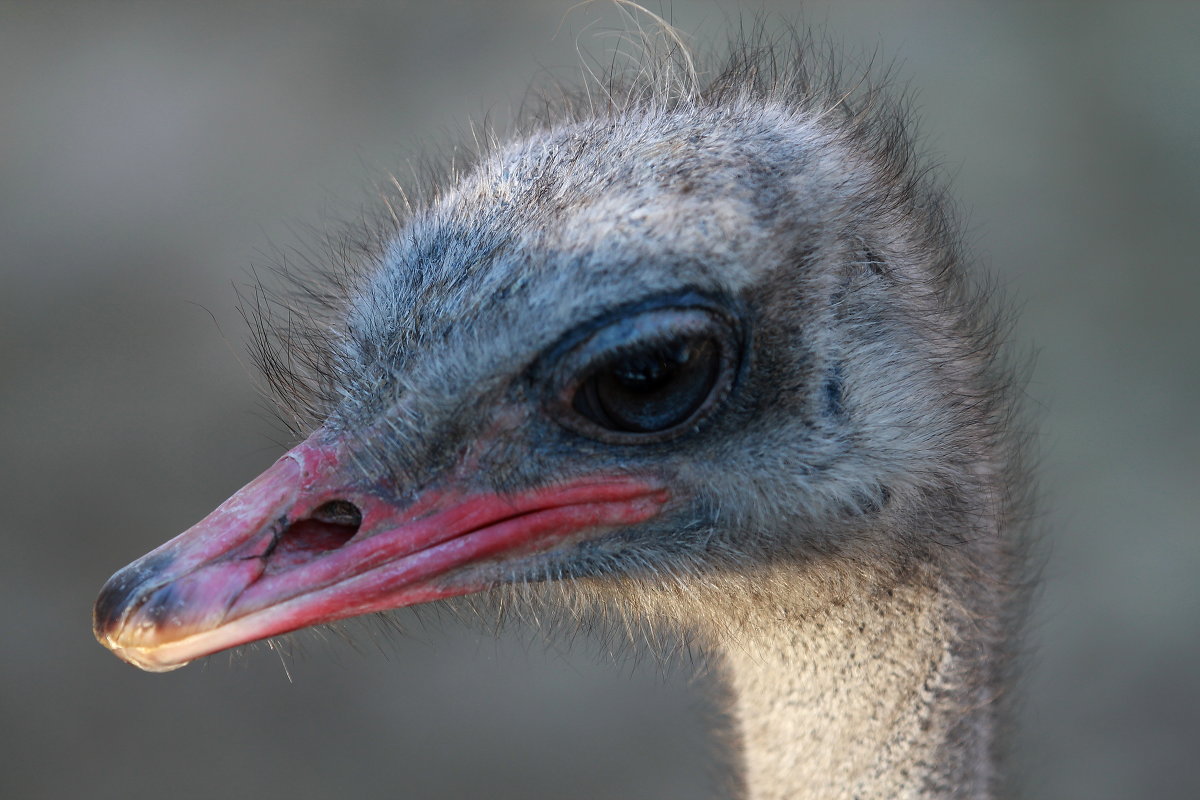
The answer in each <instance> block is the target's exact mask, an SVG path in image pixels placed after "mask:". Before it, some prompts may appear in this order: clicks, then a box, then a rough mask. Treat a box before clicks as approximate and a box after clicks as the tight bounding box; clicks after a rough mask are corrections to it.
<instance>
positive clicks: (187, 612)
mask: <svg viewBox="0 0 1200 800" xmlns="http://www.w3.org/2000/svg"><path fill="white" fill-rule="evenodd" d="M344 460H345V459H344V458H343V448H342V445H341V443H340V442H339V441H338V440H336V439H332V438H328V437H326V436H324V435H323V434H322V433H321V432H318V434H315V435H314V436H313V437H311V438H310V439H308V440H307V441H305V442H304V443H302V444H301V445H299V446H297V447H296V448H295V449H293V450H291V451H289V452H288V453H287V454H285V455H284V456H283V457H282V458H281V459H279V461H277V462H276V463H275V464H274V465H273V466H272V467H271V468H269V469H268V470H267V471H266V472H264V473H263V474H262V475H260V476H259V477H257V478H256V479H254V480H253V481H251V482H250V483H249V484H247V485H246V486H245V487H243V488H242V489H241V490H240V491H238V492H237V493H236V494H234V495H233V496H232V497H231V498H229V499H228V500H227V501H225V503H223V504H222V505H221V506H220V507H219V508H217V509H216V510H215V511H213V512H212V513H211V514H210V515H209V516H207V517H206V518H205V519H203V520H202V521H201V522H199V523H198V524H197V525H195V526H194V527H192V528H190V529H189V530H187V531H185V532H184V533H182V534H180V535H179V536H178V537H176V538H174V539H172V540H171V541H169V542H167V543H166V544H164V545H162V546H161V547H159V548H158V549H156V550H154V551H152V552H150V553H149V554H147V555H146V556H144V557H143V558H141V559H139V560H138V561H135V562H134V563H132V564H130V565H129V566H127V567H126V568H125V569H123V570H121V571H120V572H118V573H116V574H115V575H113V576H112V578H110V579H109V581H108V583H106V584H105V586H104V588H103V589H102V590H101V592H100V596H99V598H97V600H96V606H95V610H94V613H93V630H94V632H95V635H96V638H97V639H98V640H99V641H100V643H101V644H103V645H104V646H106V647H108V648H109V649H111V650H112V651H113V652H114V653H115V654H116V655H117V656H118V657H120V658H122V659H124V660H125V661H128V662H129V663H131V664H134V665H136V666H138V667H141V668H142V669H145V670H149V671H152V672H165V671H167V670H172V669H176V668H178V667H181V666H183V665H184V664H186V663H188V662H189V661H192V660H193V659H196V658H199V657H202V656H205V655H209V654H211V653H215V652H217V651H220V650H225V649H227V648H230V647H235V646H237V645H240V644H245V643H247V642H251V641H255V640H258V639H263V638H266V637H269V636H275V635H278V634H282V633H286V632H288V631H293V630H297V629H299V628H304V627H307V626H310V625H316V624H319V623H322V622H330V621H333V620H337V619H343V618H346V617H352V616H357V615H360V614H367V613H370V612H373V611H381V610H384V609H389V608H399V607H402V606H408V605H414V604H416V603H424V602H427V601H430V600H436V599H439V598H443V597H451V596H454V595H461V594H467V593H471V592H476V591H480V590H483V589H486V588H488V587H489V586H491V585H493V584H494V583H496V582H498V578H495V577H493V576H492V574H493V573H494V575H496V576H498V575H501V574H502V573H503V572H504V570H502V569H496V570H491V571H489V570H488V569H486V568H484V569H480V568H479V567H484V566H486V565H489V564H494V565H496V566H498V567H502V566H503V565H505V564H509V563H510V562H517V561H519V560H520V559H521V558H522V557H526V556H530V555H532V554H535V553H539V552H542V551H545V550H549V549H552V548H554V547H555V546H557V545H561V544H563V543H565V542H570V541H574V540H576V539H578V538H587V537H590V536H598V535H602V534H603V533H605V532H607V531H610V530H613V529H616V528H620V527H623V526H627V525H633V524H637V523H639V522H642V521H645V520H647V519H649V518H651V517H653V516H655V515H657V514H658V513H660V511H661V510H662V508H663V506H664V504H665V503H666V502H667V499H668V495H667V492H666V491H665V489H664V488H663V487H662V486H661V485H660V484H657V483H655V482H651V481H644V480H634V479H630V478H625V477H613V476H592V477H589V478H585V479H575V480H572V481H570V482H567V483H563V484H559V485H554V486H548V487H540V488H534V489H530V490H528V491H525V492H516V493H513V494H496V493H484V492H472V491H470V490H468V489H466V488H464V487H458V486H442V487H440V488H438V489H429V490H425V491H423V492H421V493H419V495H418V499H417V500H416V501H415V502H408V503H404V504H398V503H396V502H394V501H393V500H391V499H390V498H392V497H394V496H395V492H394V491H392V490H389V488H388V487H386V486H384V485H376V486H371V485H368V484H364V483H363V482H362V481H361V479H358V478H357V477H352V476H353V475H354V473H353V471H352V470H351V469H348V468H347V467H346V466H345V465H344V464H343V461H344ZM472 567H475V569H472Z"/></svg>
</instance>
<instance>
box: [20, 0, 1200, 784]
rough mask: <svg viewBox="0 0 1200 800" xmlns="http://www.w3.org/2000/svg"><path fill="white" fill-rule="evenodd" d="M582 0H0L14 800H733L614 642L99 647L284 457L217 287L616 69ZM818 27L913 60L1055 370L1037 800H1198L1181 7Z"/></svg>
mask: <svg viewBox="0 0 1200 800" xmlns="http://www.w3.org/2000/svg"><path fill="white" fill-rule="evenodd" d="M569 5H570V3H569V2H550V0H544V1H543V2H534V1H533V0H527V1H525V2H505V3H501V2H485V1H484V0H478V1H477V2H440V3H427V4H420V3H415V2H398V1H396V0H393V2H383V1H382V0H379V1H378V2H366V1H363V2H343V3H336V4H335V3H327V4H315V3H306V2H289V3H270V2H255V3H251V2H241V3H218V2H205V3H183V2H178V3H158V4H136V3H128V2H127V3H106V2H90V3H78V4H72V3H67V2H58V1H57V0H56V1H53V2H52V1H50V0H42V2H32V1H31V2H23V3H18V2H0V275H2V277H3V281H4V282H3V290H2V291H0V404H2V405H0V445H2V446H0V493H2V495H0V510H2V511H0V535H2V539H0V546H2V549H0V608H3V610H4V611H3V615H2V616H0V648H2V650H0V797H4V798H74V797H89V798H115V797H124V796H129V795H150V796H169V797H172V798H201V797H214V796H215V797H224V796H230V797H244V796H250V795H256V796H261V797H289V798H325V797H343V796H355V797H367V798H375V797H439V798H454V797H489V798H534V797H538V798H562V797H580V798H695V797H705V796H711V795H712V793H713V792H714V791H716V783H715V782H714V778H713V776H712V774H711V770H709V769H708V767H707V763H708V760H709V756H710V753H711V746H712V745H711V742H710V740H709V737H708V735H707V733H706V722H705V715H706V714H707V713H708V709H707V706H706V704H705V702H704V700H703V698H702V696H701V694H700V693H699V692H697V691H695V690H694V687H691V686H689V680H688V676H687V673H686V671H684V670H679V669H676V670H673V671H668V673H667V674H666V675H665V676H663V675H660V674H659V671H658V670H657V669H656V668H655V666H654V665H653V664H651V663H644V662H640V663H639V662H632V663H631V662H629V661H626V660H617V661H615V662H614V661H613V660H612V659H610V658H608V657H606V656H605V655H604V654H603V652H602V648H601V647H600V646H599V645H596V644H591V643H588V642H576V643H575V644H574V645H573V646H572V647H570V648H569V649H568V648H566V647H565V646H559V645H551V646H547V645H545V644H543V643H540V641H539V640H538V637H537V636H536V635H533V634H530V633H528V632H526V633H524V634H521V633H520V632H516V633H511V634H508V635H507V636H506V637H504V638H502V639H501V640H499V642H496V641H494V640H493V639H492V637H490V636H489V635H487V634H485V633H481V632H479V631H477V630H475V629H473V628H471V627H470V626H462V625H459V624H457V623H455V622H454V621H452V620H438V619H436V618H435V617H424V618H423V619H424V620H425V621H426V623H427V624H425V625H424V626H422V625H421V624H420V621H417V620H414V619H413V618H411V617H405V618H404V619H405V620H407V621H408V623H409V627H410V628H411V629H412V631H411V632H410V634H409V635H407V636H404V637H401V638H399V639H397V640H395V641H393V642H390V643H387V644H382V646H381V647H379V648H376V646H375V643H374V642H373V641H372V639H371V638H370V637H366V638H362V639H360V640H359V642H360V646H359V648H358V649H354V648H353V647H351V646H350V645H348V644H347V643H345V642H341V641H336V640H335V641H332V642H330V643H328V644H325V643H320V642H316V643H312V640H311V639H310V640H309V641H310V643H309V644H307V645H306V646H305V647H304V652H303V653H302V654H299V655H298V656H297V657H295V658H293V659H290V660H289V662H288V667H289V669H290V672H291V678H292V681H289V679H288V677H287V676H286V675H285V673H284V669H283V667H282V666H281V664H280V662H279V660H278V659H277V657H276V655H275V654H274V653H271V652H268V651H266V650H265V649H261V648H260V649H258V650H254V651H251V652H249V653H247V654H246V655H244V656H243V657H239V658H236V659H232V660H231V659H229V658H226V657H224V656H220V657H216V658H213V659H210V660H209V661H208V662H207V663H204V664H199V665H194V666H192V667H189V668H188V669H185V670H183V671H181V672H175V673H172V674H169V675H165V676H163V675H148V674H143V673H140V672H138V671H136V670H134V669H133V668H131V667H128V666H126V665H124V664H121V663H119V662H118V661H117V660H116V659H115V658H113V657H112V656H111V655H109V654H108V653H107V652H106V651H104V650H103V649H101V648H100V647H98V646H97V645H96V644H95V643H94V642H93V641H92V638H91V633H90V630H89V614H90V607H91V603H92V600H93V598H94V596H95V593H96V591H97V590H98V589H99V587H100V585H101V583H102V582H103V581H104V580H105V579H106V578H107V577H108V575H109V574H110V573H111V572H112V571H114V570H115V569H117V568H118V567H120V566H122V565H124V564H125V563H126V562H128V561H129V560H131V559H132V558H134V557H136V556H139V555H141V554H142V553H143V552H145V551H146V550H148V549H149V548H151V547H152V546H154V545H157V544H158V543H159V542H161V541H163V540H165V539H166V538H167V537H169V536H172V535H174V534H175V533H177V532H178V531H180V530H182V529H184V528H185V527H187V526H189V525H190V524H192V523H193V522H195V521H196V520H198V519H199V518H200V517H201V516H202V515H204V514H205V513H206V512H207V511H209V510H210V509H211V508H212V507H213V506H215V505H216V504H217V503H218V502H220V501H221V500H223V499H224V498H225V497H226V496H227V495H228V494H229V493H231V492H232V491H233V490H235V489H237V488H238V487H239V486H241V485H242V483H244V482H245V481H246V480H248V479H249V478H251V477H252V476H254V475H255V474H257V473H258V472H259V471H260V470H262V469H263V468H265V467H266V466H267V465H269V464H270V463H271V462H272V460H273V459H274V458H275V457H276V456H277V455H278V454H279V453H280V452H281V444H282V442H283V439H282V434H280V433H279V428H278V426H277V425H275V424H274V423H272V422H271V420H270V416H269V414H267V413H266V412H265V411H264V410H263V407H262V404H261V401H260V399H259V397H258V396H257V395H256V392H255V388H254V385H255V380H254V377H253V376H252V374H251V372H250V371H249V370H248V368H246V367H245V366H244V362H245V361H246V357H245V351H244V340H245V329H244V326H243V324H242V322H241V320H240V319H239V318H238V315H237V313H236V311H235V310H234V303H235V298H234V293H233V289H232V284H234V283H239V282H244V281H245V280H246V270H247V269H248V268H249V267H251V266H254V265H262V264H265V263H267V262H268V261H269V260H270V258H269V257H268V256H266V255H265V253H266V251H268V250H270V249H272V248H282V249H283V250H287V249H288V248H291V247H293V246H295V245H296V244H297V243H299V242H302V241H305V240H306V239H307V240H311V236H307V235H306V234H304V233H303V232H297V231H298V230H299V229H300V228H303V226H305V225H315V226H316V227H317V228H320V227H321V226H322V225H323V224H324V222H325V221H326V220H328V219H330V218H335V219H337V218H343V217H346V216H352V215H353V214H354V211H355V209H356V208H357V207H359V206H360V205H362V204H363V203H364V202H365V201H366V199H367V197H368V196H369V188H370V186H371V185H372V184H373V183H375V182H377V181H379V180H381V178H382V176H383V173H384V170H386V169H397V170H398V171H399V172H400V173H401V175H403V174H404V173H405V170H406V169H407V167H406V166H405V164H406V163H407V162H406V160H405V159H407V158H408V157H410V156H413V155H415V154H417V153H419V152H420V151H421V150H422V149H428V148H429V147H442V148H443V149H444V148H445V146H446V143H447V139H448V137H452V136H457V134H453V133H451V132H453V131H457V130H459V129H460V128H462V127H463V126H464V125H465V124H466V122H467V120H469V119H472V118H475V119H478V118H481V117H483V116H484V115H485V114H488V113H492V114H493V115H495V116H497V117H498V118H501V119H502V118H504V117H505V116H506V115H507V113H508V109H509V107H510V106H511V105H512V104H513V103H515V102H517V101H519V100H520V98H521V96H522V92H523V89H524V87H525V85H526V84H527V83H528V82H529V81H530V80H531V79H533V78H536V77H537V75H538V74H539V72H540V71H541V69H542V67H543V66H549V67H556V68H567V70H570V69H572V68H573V67H574V65H576V64H577V63H578V59H577V56H576V54H575V45H576V39H577V36H578V37H579V38H580V40H581V41H582V42H583V43H584V44H585V45H586V46H588V47H589V48H590V49H593V50H596V49H602V48H603V46H604V40H603V39H597V38H595V37H594V36H593V34H594V33H595V32H597V31H599V30H602V29H603V28H604V27H606V26H611V25H612V24H614V20H613V16H612V14H611V13H610V12H609V11H605V10H604V9H600V8H595V7H593V8H587V9H582V10H577V11H575V12H572V13H569V14H568V7H569ZM650 5H651V7H652V8H656V9H657V8H662V6H659V5H658V4H657V3H654V2H653V0H652V2H651V3H650ZM764 9H767V10H770V11H772V12H777V13H783V14H785V15H787V16H790V17H793V18H794V17H796V16H797V14H798V12H799V11H800V10H801V8H800V6H799V5H798V4H795V3H791V4H788V3H773V4H764V3H746V4H743V5H740V6H739V5H737V4H734V3H715V2H685V1H684V0H676V2H674V3H673V4H670V6H669V7H667V8H666V10H667V11H669V12H670V13H671V15H672V16H673V19H674V21H675V23H676V24H677V25H678V26H680V27H681V28H683V29H684V30H685V31H689V32H693V33H694V34H695V35H696V40H697V42H698V43H699V44H701V45H702V46H703V45H704V44H705V43H706V42H714V41H719V40H722V39H723V38H724V32H723V31H724V30H725V29H726V28H727V23H728V21H729V19H730V18H736V17H737V16H738V15H739V14H745V15H753V14H755V13H757V12H760V11H762V10H764ZM804 14H805V19H806V20H807V21H808V22H809V23H812V24H816V25H818V26H821V27H824V28H826V29H827V31H828V32H829V34H830V35H831V36H833V37H834V38H836V39H838V40H841V41H843V42H845V44H846V47H847V49H848V50H850V51H852V52H857V53H865V54H870V53H873V52H876V51H878V53H879V57H878V58H877V60H878V61H882V62H887V61H889V60H892V59H895V60H897V61H898V62H899V76H900V78H901V79H902V81H904V82H906V83H907V85H908V86H909V88H911V90H912V91H913V92H914V95H915V105H916V108H917V110H918V116H919V118H920V120H921V131H922V136H923V142H924V143H925V145H926V147H927V149H928V150H930V151H931V152H932V153H934V154H936V156H937V157H938V158H939V159H940V163H941V164H942V165H943V167H944V168H945V171H946V173H947V175H948V177H949V180H950V182H951V183H952V185H953V190H954V193H955V195H956V196H957V197H958V198H959V200H960V202H961V206H962V209H963V210H964V212H965V215H966V217H967V219H968V222H969V238H970V241H971V242H972V243H973V244H974V245H975V247H976V248H977V250H978V251H979V252H980V253H981V254H982V256H983V258H984V259H985V261H986V263H987V265H988V266H989V268H990V269H991V270H993V271H994V272H995V273H996V274H997V275H998V276H999V277H1000V280H1001V282H1002V283H1003V284H1004V285H1005V286H1006V287H1007V288H1008V290H1009V291H1010V293H1011V294H1012V296H1013V297H1014V298H1015V300H1016V304H1017V306H1018V307H1019V310H1020V321H1019V325H1018V327H1017V330H1016V333H1015V337H1016V344H1017V346H1018V348H1019V349H1020V350H1023V351H1025V352H1028V351H1030V350H1032V349H1034V348H1036V349H1037V352H1038V356H1037V365H1036V369H1035V370H1034V373H1033V377H1032V381H1031V383H1030V386H1029V395H1030V396H1031V398H1032V399H1033V402H1034V404H1035V406H1036V413H1038V414H1039V415H1040V416H1041V418H1042V425H1041V430H1042V433H1041V437H1040V451H1041V454H1042V485H1043V493H1044V497H1045V501H1044V506H1043V511H1042V521H1043V526H1044V528H1045V530H1046V542H1045V547H1044V550H1045V552H1046V553H1047V557H1046V566H1045V571H1044V572H1045V574H1044V578H1045V579H1044V586H1043V589H1042V591H1041V593H1040V597H1039V602H1038V605H1037V608H1036V613H1035V618H1034V621H1033V624H1032V626H1031V632H1030V635H1031V645H1032V650H1033V656H1032V659H1031V669H1030V672H1029V674H1028V676H1027V678H1026V680H1025V682H1024V684H1023V685H1022V687H1021V691H1022V692H1023V694H1024V697H1025V700H1024V703H1023V707H1022V708H1023V710H1022V716H1021V719H1020V731H1019V739H1018V749H1019V762H1018V763H1019V770H1020V782H1021V785H1022V786H1023V787H1024V790H1025V791H1024V795H1025V796H1026V797H1029V798H1091V799H1092V800H1100V799H1101V798H1135V797H1139V798H1140V797H1155V798H1176V797H1178V798H1195V797H1200V766H1198V765H1200V757H1198V753H1200V666H1198V659H1200V577H1198V576H1200V535H1198V531H1197V527H1198V525H1197V523H1198V520H1200V500H1198V497H1200V425H1197V422H1196V414H1197V411H1198V410H1200V376H1198V367H1197V357H1196V345H1197V342H1198V341H1200V322H1198V314H1197V305H1198V303H1197V301H1198V300H1200V292H1198V288H1200V287H1198V283H1200V278H1198V275H1200V270H1197V253H1200V241H1198V238H1200V237H1198V235H1197V228H1198V224H1197V216H1198V211H1200V202H1198V201H1200V145H1198V142H1200V3H1188V2H1182V3H1177V4H1155V3H1106V2H1094V1H1092V0H1087V1H1083V0H1081V1H1080V2H1074V3H1041V2H1038V3H1034V2H1003V3H1000V2H993V3H984V2H942V3H933V2H904V3H899V2H875V3H865V2H838V3H818V2H812V3H807V4H805V5H804ZM593 20H599V22H597V23H596V25H595V27H592V28H588V29H587V31H586V32H585V33H583V34H582V35H581V36H580V31H582V30H584V28H585V27H586V26H587V25H588V24H589V23H590V22H592V21H593ZM560 25H561V26H562V30H561V31H559V27H560ZM556 31H557V32H558V33H557V35H556ZM558 74H560V75H561V74H562V70H559V73H558Z"/></svg>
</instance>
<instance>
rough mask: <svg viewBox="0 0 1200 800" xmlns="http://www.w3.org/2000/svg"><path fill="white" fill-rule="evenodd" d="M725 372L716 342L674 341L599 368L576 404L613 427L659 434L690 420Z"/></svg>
mask: <svg viewBox="0 0 1200 800" xmlns="http://www.w3.org/2000/svg"><path fill="white" fill-rule="evenodd" d="M720 372H721V350H720V347H719V345H718V344H717V343H716V342H715V341H714V340H712V339H699V340H694V341H688V340H684V341H676V342H670V343H668V344H664V345H658V346H653V347H649V348H646V349H644V350H638V351H635V352H632V353H629V354H628V355H623V356H620V357H618V358H617V359H616V360H615V361H613V362H612V363H610V364H606V365H604V366H602V367H600V368H599V369H598V370H596V371H595V372H593V373H592V374H591V375H589V376H588V377H587V378H586V379H585V380H584V382H583V384H582V385H581V386H580V387H579V390H578V391H576V392H575V398H574V400H573V401H572V403H571V405H572V407H574V409H575V410H576V411H578V412H579V413H580V414H582V415H583V416H585V417H587V418H588V419H590V420H591V421H592V422H595V423H596V424H597V425H600V426H602V427H604V428H607V429H608V430H610V431H624V432H629V433H657V432H659V431H665V430H668V429H670V428H674V427H675V426H677V425H680V424H682V423H684V422H687V421H688V420H689V419H691V417H692V415H693V414H695V413H696V410H697V409H699V408H700V406H701V405H702V404H703V403H704V401H705V399H707V398H708V396H709V394H710V393H711V392H712V390H713V387H714V386H715V385H716V383H717V378H718V377H719V376H720Z"/></svg>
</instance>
